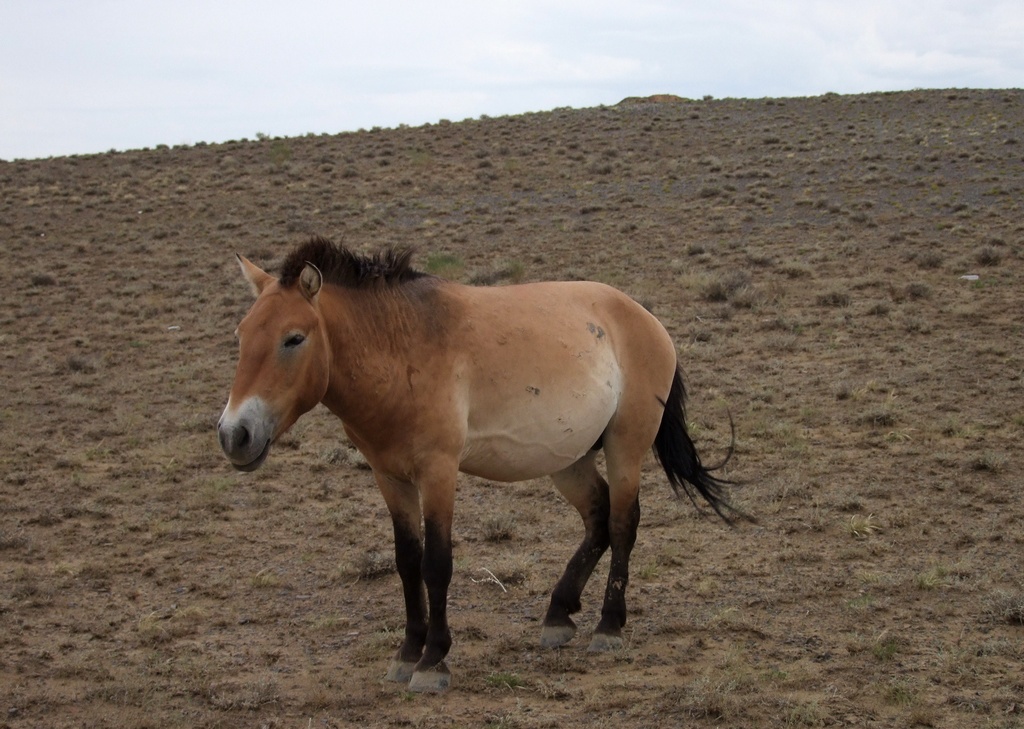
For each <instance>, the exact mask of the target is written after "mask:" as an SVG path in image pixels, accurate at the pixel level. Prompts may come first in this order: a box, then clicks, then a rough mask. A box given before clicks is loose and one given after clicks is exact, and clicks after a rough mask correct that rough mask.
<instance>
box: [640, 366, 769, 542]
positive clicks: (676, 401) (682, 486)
mask: <svg viewBox="0 0 1024 729" xmlns="http://www.w3.org/2000/svg"><path fill="white" fill-rule="evenodd" d="M659 400H660V398H659ZM662 405H664V407H665V410H664V412H663V413H662V416H661V427H660V428H659V429H658V435H657V436H655V438H654V453H655V455H656V456H657V458H658V462H659V463H661V467H662V468H663V469H665V475H666V476H667V477H668V482H669V484H671V486H672V490H673V491H674V492H675V493H676V496H681V495H682V494H686V496H687V497H688V498H689V499H690V501H692V502H693V503H694V505H696V503H697V502H696V499H695V498H694V492H695V491H696V493H699V494H700V495H701V496H703V497H704V500H705V501H707V502H708V503H709V504H710V505H711V508H712V509H714V510H715V513H716V514H718V515H719V516H720V517H722V519H723V520H725V522H726V523H727V524H732V519H731V518H730V516H729V515H730V514H735V515H737V516H741V517H745V518H749V517H747V515H746V514H744V513H743V512H742V511H740V510H739V509H737V508H736V507H734V506H732V504H730V503H729V501H728V499H727V497H726V493H725V492H726V490H727V487H728V486H729V485H730V484H733V483H734V482H733V481H729V480H726V479H722V478H716V477H714V476H712V475H711V471H716V470H718V469H720V468H722V467H723V466H724V465H725V464H726V463H728V462H729V459H730V458H732V454H733V450H734V448H735V445H736V428H735V426H734V425H733V422H732V415H730V416H729V427H730V429H731V430H732V441H731V442H730V443H729V452H728V453H727V454H726V456H725V459H724V460H723V461H722V462H721V463H719V464H718V465H716V466H711V467H707V466H704V465H703V464H702V463H701V462H700V456H699V455H698V454H697V448H696V446H694V444H693V440H692V439H691V438H690V434H689V432H688V431H687V429H686V386H685V385H684V384H683V375H682V372H680V370H679V368H678V367H677V368H676V373H675V377H673V378H672V389H671V390H669V393H668V400H665V401H662Z"/></svg>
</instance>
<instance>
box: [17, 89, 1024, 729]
mask: <svg viewBox="0 0 1024 729" xmlns="http://www.w3.org/2000/svg"><path fill="white" fill-rule="evenodd" d="M1022 129H1024V94H1022V93H1021V92H1020V91H927V92H924V91H921V92H908V93H899V94H872V95H863V96H853V97H842V96H835V95H829V96H824V97H819V98H811V99H785V100H781V99H779V100H773V99H765V100H757V101H751V100H721V101H719V100H704V101H686V100H673V101H672V103H653V102H650V103H634V104H627V105H623V106H618V107H614V108H597V109H586V110H559V111H554V112H550V113H543V114H528V115H523V116H517V117H509V118H498V119H481V120H477V121H467V122H462V123H458V124H450V123H441V124H437V125H431V126H425V127H419V128H402V129H395V130H373V131H365V132H359V133H353V134H342V135H320V136H315V135H310V136H306V137H303V138H296V139H265V138H261V139H258V140H255V141H245V140H243V141H236V142H230V143H227V144H221V145H196V146H192V147H175V148H161V149H155V150H143V151H135V152H129V153H123V154H116V153H111V154H104V155H96V156H87V157H69V158H60V159H51V160H40V161H16V162H0V190H2V195H0V236H2V253H0V255H2V256H3V266H2V267H0V271H2V272H0V275H2V276H3V286H4V298H3V302H4V305H3V307H2V311H0V346H2V350H0V351H2V356H3V365H2V367H0V387H2V392H3V403H2V407H0V432H2V436H3V442H4V444H5V446H6V447H5V449H4V452H3V454H2V455H0V464H2V465H0V631H2V638H0V726H10V727H29V726H33V727H34V726H51V727H72V726H75V727H77V726H122V727H147V726H160V727H168V726H182V727H186V726H187V727H200V726H268V727H277V726H280V727H286V726H288V727H291V726H349V725H353V724H360V725H367V726H394V725H415V726H493V727H533V726H563V725H568V724H579V723H581V722H588V723H590V724H592V725H594V726H614V727H620V726H664V727H669V726H680V725H693V726H705V725H707V726H710V725H726V726H826V725H851V726H879V727H881V726H908V725H909V726H914V725H917V726H942V727H945V726H950V727H953V726H956V727H960V726H991V727H1011V726H1020V725H1021V723H1022V712H1024V679H1022V678H1021V675H1022V674H1021V671H1020V666H1021V662H1022V660H1024V625H1022V624H1021V623H1022V621H1021V612H1022V609H1021V605H1022V602H1024V579H1022V573H1021V569H1020V561H1021V554H1022V544H1024V504H1022V497H1021V490H1020V477H1019V474H1020V466H1021V464H1020V455H1019V451H1020V448H1019V445H1020V442H1021V437H1022V435H1024V415H1022V411H1021V403H1022V402H1024V396H1022V382H1021V374H1022V369H1024V337H1022V334H1024V332H1022V328H1024V316H1022V313H1021V312H1024V281H1022V276H1021V271H1022V254H1024V222H1022V215H1021V200H1022V193H1024V189H1022V188H1024V146H1022V144H1021V143H1022V142H1024V139H1022V138H1021V130H1022ZM311 233H321V234H325V235H328V236H331V237H335V238H338V239H343V240H344V241H345V242H346V243H347V244H348V245H350V246H352V247H354V248H357V249H359V250H363V251H370V250H373V249H375V248H377V247H379V246H382V245H415V246H417V247H418V248H419V250H420V253H419V256H418V261H419V265H420V267H423V268H428V269H430V270H434V271H439V272H441V273H443V274H444V275H447V276H450V277H453V278H457V279H460V280H463V281H478V282H481V283H488V284H493V285H501V284H502V283H505V282H508V281H529V280H542V279H567V278H586V279H597V280H601V281H605V282H607V283H610V284H613V285H616V286H618V287H620V288H622V289H624V290H625V291H627V292H628V293H630V294H632V295H633V296H634V297H636V298H637V299H638V300H640V301H641V302H643V303H645V304H646V305H648V306H649V307H651V308H652V309H653V311H654V312H655V314H657V315H658V316H659V317H660V318H661V319H662V321H663V322H664V323H665V324H666V326H667V327H668V328H669V330H670V331H671V332H672V334H673V336H674V337H675V339H676V342H677V344H678V346H679V350H680V357H681V361H682V363H683V366H684V369H685V371H686V373H687V377H688V384H689V388H690V391H691V403H690V410H689V414H690V417H691V418H692V427H693V432H694V434H695V437H696V439H697V442H698V446H699V447H700V448H701V449H702V450H703V452H705V453H706V454H707V457H708V459H709V460H712V461H713V460H715V457H716V454H722V453H724V450H725V448H726V446H727V444H728V441H729V426H728V413H729V412H731V414H732V417H733V418H734V420H735V423H736V429H737V438H738V442H737V454H736V457H735V459H734V461H733V466H732V467H731V470H730V471H729V475H730V476H731V477H735V478H738V479H741V480H743V481H744V482H746V486H745V487H744V488H742V489H741V490H739V491H738V492H736V494H735V498H736V500H737V502H738V503H739V505H740V506H742V507H743V508H744V509H746V510H748V511H750V512H752V513H754V514H756V515H757V516H758V518H759V522H758V524H756V525H753V526H749V525H748V526H740V527H738V528H735V529H730V528H729V527H727V526H725V525H723V524H722V523H720V522H719V521H716V520H715V519H714V518H711V517H710V516H709V515H707V514H699V513H697V512H696V511H695V510H694V509H693V508H692V507H691V506H690V504H689V503H687V502H680V501H677V500H674V499H672V498H671V497H670V490H669V488H668V486H667V485H666V484H665V483H664V480H663V476H661V475H660V474H659V472H658V470H657V467H656V466H655V464H654V463H653V461H652V462H651V463H650V464H649V467H648V468H647V470H646V472H645V476H644V478H645V481H644V487H643V491H642V495H641V502H642V506H643V512H644V516H643V520H642V523H641V529H640V537H639V543H638V546H637V548H636V550H635V552H634V558H633V559H634V561H633V579H632V582H631V585H630V592H629V601H630V622H629V624H628V626H627V631H628V632H627V638H628V639H627V646H626V648H625V649H624V650H623V651H621V652H620V653H617V654H614V655H600V656H591V655H588V654H587V653H586V652H585V648H586V645H587V640H588V637H589V635H588V634H589V630H590V629H592V628H593V626H594V625H595V624H596V622H597V613H598V610H599V606H600V597H601V585H602V582H603V575H602V572H603V570H601V568H599V573H598V574H597V575H596V576H595V578H594V580H593V581H592V584H591V586H590V588H589V589H588V591H587V593H586V594H585V596H584V600H585V605H584V612H583V614H582V615H581V616H580V620H579V621H578V622H579V624H580V626H581V635H580V636H579V637H577V639H576V640H575V641H574V642H573V643H571V644H570V645H569V646H567V647H566V648H563V649H561V650H557V651H542V650H540V648H539V647H538V637H539V629H540V626H539V620H540V619H541V618H542V617H543V613H544V608H545V607H546V601H547V594H548V591H549V590H550V588H551V587H552V586H553V584H554V581H555V580H556V579H557V576H558V575H559V574H560V571H561V569H562V567H563V566H564V564H565V562H566V560H567V559H568V558H569V556H570V555H571V553H572V551H573V550H574V549H575V547H576V545H577V543H578V539H579V536H580V533H579V530H580V525H579V521H578V518H577V517H576V516H575V514H574V512H573V511H572V510H571V508H569V507H568V506H566V505H564V504H562V503H561V502H560V500H559V498H558V496H557V494H556V493H555V492H554V491H553V489H552V488H551V487H550V486H549V485H548V484H547V483H546V482H529V483H525V484H514V485H508V484H490V483H485V482H482V481H479V480H475V479H471V478H466V479H464V480H463V481H462V482H461V483H460V496H459V502H458V507H457V508H458V510H457V515H456V527H455V528H456V546H455V558H456V572H455V577H454V580H453V583H452V590H451V619H452V623H453V630H454V633H455V646H454V648H453V651H452V654H451V656H450V661H449V663H450V665H451V666H452V669H453V673H454V683H453V687H452V689H451V690H450V691H449V692H448V693H447V694H445V695H443V696H439V697H424V696H415V697H413V696H410V695H408V694H406V693H405V692H404V691H403V690H402V689H401V688H400V687H396V686H393V685H389V684H385V683H383V682H382V681H381V678H382V677H383V675H384V672H385V670H386V667H387V663H388V660H389V658H390V656H391V654H392V652H393V650H394V649H395V647H396V646H397V644H398V643H399V642H400V634H401V630H402V625H403V623H402V620H403V617H402V601H401V594H400V587H399V584H398V578H397V576H396V575H395V574H394V572H393V571H392V570H391V569H390V566H389V563H388V559H389V556H390V548H391V547H390V545H391V534H390V524H389V520H388V518H387V512H386V509H385V507H384V505H383V503H382V501H381V499H380V497H379V496H378V494H377V493H376V490H375V488H374V487H373V485H372V482H371V478H370V476H369V473H368V472H367V471H366V470H364V469H363V468H361V465H360V463H359V460H358V458H357V457H356V456H354V455H353V454H352V453H351V452H350V451H349V449H348V448H347V446H346V444H345V443H344V442H343V439H342V435H341V430H340V427H339V425H338V423H337V422H336V421H334V420H333V419H332V417H331V416H330V415H329V414H327V413H326V412H324V411H322V410H317V411H314V412H313V413H311V414H310V415H309V416H307V417H306V418H305V419H304V420H303V421H301V422H300V423H299V424H298V425H297V426H296V428H295V429H294V431H293V432H292V433H291V434H290V435H289V436H287V437H286V439H285V442H284V443H283V444H282V445H283V447H278V448H277V449H276V451H275V453H274V454H273V456H272V457H271V460H270V462H269V463H268V464H267V466H266V467H265V468H264V469H263V470H262V471H260V472H258V473H255V474H251V475H242V474H237V473H234V472H233V471H232V470H231V469H230V467H229V466H228V465H227V463H226V461H225V460H224V459H223V457H222V456H221V455H220V453H219V449H218V446H217V441H216V437H215V433H214V426H215V423H216V419H217V417H218V415H219V412H220V410H221V408H222V406H223V403H224V400H225V399H226V397H227V389H228V386H229V383H230V381H231V378H232V374H233V368H234V357H235V344H234V341H233V338H232V335H231V332H232V330H233V329H234V327H235V325H236V324H237V322H238V320H239V319H240V318H241V316H242V315H243V314H244V312H245V310H246V308H247V306H248V304H249V301H250V299H249V292H248V291H247V289H246V286H245V285H244V283H243V282H242V281H241V280H240V277H239V275H238V273H237V268H236V265H235V262H234V259H233V256H232V254H233V253H234V252H236V251H237V252H240V253H243V254H245V255H247V256H249V257H251V258H253V259H254V260H255V261H257V262H259V263H261V264H262V265H264V266H268V267H271V268H272V267H273V266H274V264H275V262H276V261H279V260H280V258H281V257H282V256H283V255H284V253H285V252H286V251H288V250H290V248H291V247H292V246H294V245H295V244H296V243H298V242H301V241H302V240H304V239H305V238H306V237H307V236H308V235H309V234H311ZM967 275H971V276H976V278H972V279H965V278H962V277H963V276H967ZM603 566H604V568H605V569H606V565H603ZM499 583H500V584H499Z"/></svg>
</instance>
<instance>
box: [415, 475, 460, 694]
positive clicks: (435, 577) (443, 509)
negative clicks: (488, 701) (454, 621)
mask: <svg viewBox="0 0 1024 729" xmlns="http://www.w3.org/2000/svg"><path fill="white" fill-rule="evenodd" d="M457 477H458V468H457V466H456V465H454V464H453V465H452V466H451V467H450V468H446V467H443V466H442V465H436V466H435V467H434V468H433V469H430V470H426V472H425V473H423V474H422V475H421V477H420V478H419V479H418V485H419V487H420V493H421V494H422V507H423V532H424V549H423V562H422V574H423V581H424V583H425V584H426V587H427V604H428V608H429V612H428V618H427V639H426V645H425V646H424V649H423V656H422V657H421V658H420V660H419V663H417V664H416V667H415V669H414V670H413V674H412V678H411V679H410V681H409V690H410V691H427V692H438V691H444V690H445V689H446V688H448V686H449V685H450V684H451V672H450V671H449V670H448V665H447V664H446V663H445V660H444V659H445V657H446V656H447V655H448V650H449V649H450V648H451V646H452V634H451V630H450V629H449V627H448V586H449V584H450V583H451V580H452V519H453V518H454V513H455V482H456V479H457Z"/></svg>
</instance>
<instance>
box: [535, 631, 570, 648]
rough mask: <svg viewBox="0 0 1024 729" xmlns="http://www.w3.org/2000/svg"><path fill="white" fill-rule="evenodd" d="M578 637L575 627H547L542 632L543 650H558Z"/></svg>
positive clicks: (541, 643)
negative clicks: (574, 637) (575, 636)
mask: <svg viewBox="0 0 1024 729" xmlns="http://www.w3.org/2000/svg"><path fill="white" fill-rule="evenodd" d="M574 635H576V626H575V625H545V626H544V627H543V628H541V631H540V645H541V648H558V647H559V646H563V645H565V644H566V643H568V642H569V641H570V640H572V638H573V636H574Z"/></svg>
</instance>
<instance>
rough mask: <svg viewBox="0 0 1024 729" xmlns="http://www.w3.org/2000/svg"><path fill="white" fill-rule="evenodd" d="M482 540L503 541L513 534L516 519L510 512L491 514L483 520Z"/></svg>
mask: <svg viewBox="0 0 1024 729" xmlns="http://www.w3.org/2000/svg"><path fill="white" fill-rule="evenodd" d="M482 527H483V532H484V540H485V541H488V542H505V541H508V540H509V539H511V538H512V536H513V535H514V534H515V528H516V519H515V517H514V516H513V515H512V514H509V513H501V514H492V515H491V516H488V517H487V518H486V519H484V522H483V525H482Z"/></svg>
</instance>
